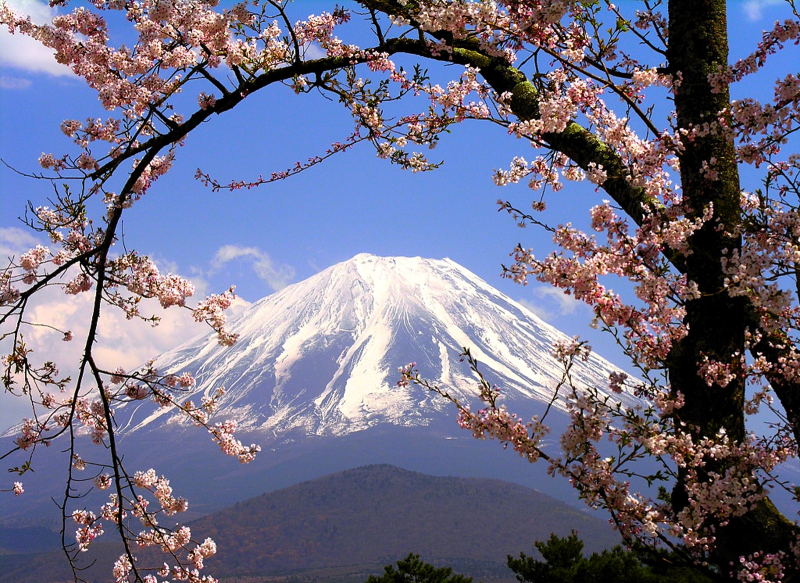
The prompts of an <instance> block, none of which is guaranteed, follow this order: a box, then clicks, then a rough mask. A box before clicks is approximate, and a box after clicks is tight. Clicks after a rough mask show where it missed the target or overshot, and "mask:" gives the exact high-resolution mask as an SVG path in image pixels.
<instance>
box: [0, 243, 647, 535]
mask: <svg viewBox="0 0 800 583" xmlns="http://www.w3.org/2000/svg"><path fill="white" fill-rule="evenodd" d="M229 330H230V331H232V332H235V333H238V334H239V341H238V343H237V344H236V345H234V346H233V347H229V348H224V347H220V346H219V345H218V344H217V342H216V339H215V338H214V336H213V335H208V336H206V337H203V338H199V339H197V340H194V341H192V342H189V343H186V344H184V345H182V346H180V347H178V348H175V349H174V350H172V351H169V352H167V353H165V354H162V355H161V356H159V357H158V358H157V360H156V366H157V367H158V368H159V370H160V371H161V372H162V373H167V372H172V373H177V374H180V373H182V372H184V371H188V372H191V373H192V374H193V375H194V376H195V378H196V379H197V386H196V387H195V388H194V389H193V390H192V392H193V394H192V395H187V398H189V397H191V398H192V399H193V400H194V402H195V403H197V402H198V401H199V400H200V398H201V397H202V396H203V395H210V394H212V393H213V392H214V391H215V390H216V389H217V388H218V387H225V388H226V389H227V392H226V394H225V395H224V397H223V399H222V402H221V406H220V410H219V413H218V415H217V416H215V417H214V418H212V422H217V421H220V420H223V419H234V420H236V421H237V422H238V423H239V428H240V429H239V432H237V436H238V437H240V438H241V439H242V440H243V441H245V443H251V442H255V443H257V444H259V445H261V447H262V448H263V449H262V451H261V453H260V454H259V455H258V456H257V457H256V460H255V461H254V462H252V463H251V464H248V465H246V466H243V465H241V464H239V463H238V461H237V460H236V459H235V458H230V457H227V456H224V455H221V454H220V453H219V451H218V448H217V447H216V446H215V445H214V444H212V443H211V440H210V439H208V436H207V435H206V432H205V431H203V430H202V429H198V428H196V427H191V426H189V425H188V424H186V423H185V422H181V421H180V420H179V418H178V417H177V416H176V415H175V413H174V411H171V410H169V409H161V408H159V407H158V406H157V405H156V404H155V403H153V402H151V401H147V400H145V401H137V402H133V403H128V404H126V405H125V406H123V407H121V408H120V409H118V410H117V411H116V413H115V419H116V421H117V423H118V426H119V428H120V431H119V433H120V434H121V435H122V438H121V440H120V443H119V447H120V451H121V452H122V453H123V455H125V467H126V468H127V469H128V470H129V471H136V470H146V469H148V468H154V469H155V470H156V471H157V472H158V473H163V474H165V475H167V476H168V477H169V479H170V480H171V482H172V485H173V487H175V489H176V492H178V493H179V494H180V495H181V496H185V497H187V498H188V499H189V500H190V503H191V506H190V514H191V516H193V517H197V516H200V515H202V514H206V513H208V512H210V511H213V510H218V509H220V508H222V507H225V506H228V505H230V504H233V503H235V502H237V501H241V500H244V499H246V498H249V497H252V496H256V495H258V494H261V493H263V492H266V491H270V490H274V489H277V488H282V487H286V486H289V485H292V484H296V483H298V482H301V481H303V480H309V479H313V478H316V477H319V476H322V475H324V474H328V473H332V472H336V471H341V470H344V469H348V468H353V467H358V466H363V465H366V464H376V463H390V464H394V465H397V466H402V467H406V468H409V469H412V470H415V471H420V472H424V473H427V474H435V475H448V474H449V475H459V476H475V477H493V478H502V479H505V480H509V481H514V482H517V483H520V484H523V485H525V486H531V487H534V488H536V489H538V490H542V491H544V492H546V493H547V494H549V495H552V496H555V497H557V498H560V499H562V500H568V501H571V502H577V500H576V498H575V496H574V494H573V493H572V492H571V491H570V490H571V489H570V488H569V487H568V486H567V485H566V484H565V482H563V481H561V480H551V479H549V478H548V477H547V475H546V467H547V466H546V464H544V463H540V464H535V465H533V466H532V465H530V464H526V463H524V462H521V461H520V460H519V458H518V457H516V456H515V455H514V454H513V453H512V452H503V451H499V448H498V447H497V444H495V443H486V442H479V441H476V440H475V439H473V438H472V437H471V435H470V434H469V433H468V432H466V431H464V430H462V429H460V428H459V427H458V426H457V424H456V423H455V422H454V418H455V409H454V407H452V406H450V405H449V404H448V403H447V402H445V400H444V399H442V398H441V397H439V396H438V395H435V394H432V393H429V392H427V391H425V390H424V389H421V388H419V387H408V388H399V387H397V380H398V379H399V374H398V372H397V368H398V367H399V366H402V365H404V364H406V363H408V362H411V361H416V362H417V363H418V368H419V370H420V372H421V374H422V375H424V376H425V377H427V378H429V379H432V380H434V381H436V382H438V383H440V384H441V385H443V386H445V387H446V388H447V390H448V391H449V392H450V393H451V394H452V395H454V396H457V397H458V398H459V399H463V400H466V401H467V402H470V401H471V402H472V403H475V402H476V401H477V399H476V396H475V395H476V392H477V391H476V381H475V379H474V378H472V377H471V375H470V371H469V369H468V368H467V366H466V364H465V363H463V362H459V352H460V351H461V347H463V346H469V347H471V349H472V352H473V354H474V355H476V356H477V358H479V360H480V362H481V370H482V371H483V373H484V374H485V375H486V377H487V379H488V380H489V381H490V382H493V383H496V384H497V385H498V386H500V387H501V388H502V399H503V403H504V404H505V405H506V406H507V407H508V409H509V410H510V411H512V412H516V413H518V414H520V415H521V416H530V415H532V414H537V413H538V414H541V413H542V412H543V411H544V409H545V407H546V406H547V403H549V401H550V400H551V398H552V391H553V388H554V387H555V386H556V384H557V382H558V380H559V379H560V377H561V374H562V368H561V365H560V363H559V362H558V361H557V360H556V359H555V358H553V357H552V356H551V350H552V348H551V347H552V345H553V343H554V342H555V341H557V340H559V339H565V338H566V336H565V335H564V334H562V333H561V332H559V331H558V330H556V329H555V328H553V327H552V326H550V325H548V324H546V323H545V322H543V321H542V320H540V319H539V318H537V317H536V316H535V315H533V314H532V313H531V312H530V311H528V310H527V309H525V308H524V307H523V306H521V305H520V304H518V303H517V302H515V301H513V300H511V299H510V298H508V297H507V296H505V295H503V294H502V293H500V292H499V291H497V290H496V289H494V288H492V287H491V286H490V285H489V284H487V283H486V282H484V281H483V280H481V279H480V278H478V277H477V276H475V275H474V274H472V273H470V272H469V271H468V270H466V269H465V268H463V267H461V266H460V265H458V264H456V263H454V262H453V261H451V260H448V259H444V260H431V259H421V258H404V257H394V258H383V257H375V256H372V255H358V256H356V257H354V258H353V259H351V260H349V261H346V262H344V263H340V264H338V265H334V266H333V267H331V268H329V269H326V270H325V271H322V272H320V273H318V274H317V275H315V276H313V277H311V278H309V279H307V280H305V281H303V282H300V283H297V284H295V285H292V286H289V287H287V288H286V289H284V290H283V291H281V292H279V293H276V294H274V295H272V296H269V297H267V298H264V299H263V300H261V301H259V302H257V303H255V304H253V305H252V306H251V307H250V308H248V310H247V311H245V312H244V313H243V314H242V315H241V316H240V317H239V318H238V319H237V320H235V321H233V322H231V324H230V326H229ZM612 370H614V368H613V367H612V366H611V365H610V364H609V363H608V362H606V361H604V360H602V359H600V358H599V357H596V356H592V357H590V358H589V360H588V361H586V362H583V361H579V362H576V363H575V365H574V366H573V368H572V370H571V375H572V377H573V379H575V380H576V382H578V383H582V384H586V385H592V386H595V387H598V388H600V389H602V388H603V387H606V386H607V383H608V375H609V373H610V372H611V371H612ZM622 398H623V399H624V400H626V401H628V402H633V399H632V397H631V396H629V395H623V396H622ZM568 422H569V419H568V418H567V416H566V415H564V414H561V413H560V412H559V411H557V410H551V411H550V414H549V416H548V423H549V424H550V425H551V426H553V433H552V435H553V442H554V441H555V440H556V439H557V436H558V435H559V434H560V432H561V430H563V428H564V427H565V426H566V423H568ZM549 447H555V445H554V444H552V442H551V446H549ZM62 449H63V448H60V447H58V448H47V451H44V450H42V451H37V456H38V457H39V459H40V461H39V463H38V465H37V470H36V473H35V474H30V475H29V476H28V477H27V478H26V482H25V496H20V497H18V498H17V497H11V498H13V499H11V498H9V497H5V498H0V522H2V523H6V525H7V526H29V525H30V524H38V525H41V524H44V523H43V522H41V521H39V520H33V522H31V521H32V519H34V518H37V519H38V518H39V517H42V516H52V515H53V514H52V511H53V503H52V502H51V497H52V498H54V499H56V500H58V499H60V497H61V496H62V495H63V474H61V473H60V472H61V471H62V468H64V467H65V466H66V465H68V462H69V460H68V459H61V458H57V456H58V455H60V452H61V450H62ZM81 451H82V454H83V455H84V457H85V458H86V459H87V460H88V461H95V460H93V459H92V458H91V457H90V456H91V455H92V451H93V446H88V447H86V448H81ZM40 454H41V455H40ZM43 456H45V457H44V458H43ZM50 458H52V459H50ZM56 458H57V459H56ZM24 461H25V460H24V459H20V460H18V461H14V462H13V463H16V464H17V465H19V464H22V463H23V462H24ZM97 461H99V460H97ZM9 463H12V462H9ZM101 494H102V493H101ZM98 496H99V494H98ZM105 501H107V500H105V499H102V500H101V499H98V500H95V499H94V498H93V499H92V500H91V503H92V504H95V503H97V504H98V505H99V504H102V503H103V502H105ZM86 502H87V503H88V502H89V499H87V500H86ZM45 525H46V526H49V523H47V524H45Z"/></svg>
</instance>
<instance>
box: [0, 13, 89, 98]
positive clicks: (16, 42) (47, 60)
mask: <svg viewBox="0 0 800 583" xmlns="http://www.w3.org/2000/svg"><path fill="white" fill-rule="evenodd" d="M5 2H6V4H7V5H8V7H9V8H11V9H12V10H15V11H16V12H19V13H22V14H25V15H27V16H30V18H31V20H32V21H33V22H34V23H36V24H45V23H47V22H50V21H51V20H52V19H53V16H55V10H53V9H52V8H50V7H49V6H48V4H47V2H41V1H39V0H5ZM53 55H54V51H53V50H51V49H48V48H47V47H45V46H44V45H42V44H41V43H40V42H38V41H35V40H33V39H32V38H30V37H27V36H24V35H22V34H19V33H17V34H11V33H9V32H8V29H7V28H6V27H2V29H0V66H4V67H14V68H16V69H22V70H25V71H29V72H31V73H48V74H50V75H56V76H65V75H73V73H72V71H71V70H70V69H69V67H67V66H65V65H61V64H59V63H57V62H56V60H55V58H54V57H53ZM3 88H4V89H9V87H3Z"/></svg>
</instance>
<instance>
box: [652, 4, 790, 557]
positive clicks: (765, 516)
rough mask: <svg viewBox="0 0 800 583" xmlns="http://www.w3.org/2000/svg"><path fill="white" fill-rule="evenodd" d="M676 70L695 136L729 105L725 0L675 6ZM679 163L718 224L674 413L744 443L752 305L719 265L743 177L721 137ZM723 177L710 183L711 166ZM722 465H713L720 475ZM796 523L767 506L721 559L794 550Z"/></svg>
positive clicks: (678, 492) (678, 369) (733, 245)
mask: <svg viewBox="0 0 800 583" xmlns="http://www.w3.org/2000/svg"><path fill="white" fill-rule="evenodd" d="M667 56H668V61H669V72H670V73H671V74H673V75H674V76H678V75H679V76H680V77H679V78H680V81H679V83H678V82H676V84H675V85H676V89H675V110H676V113H677V123H678V127H679V128H681V129H686V130H690V129H691V128H698V127H702V126H703V124H706V123H714V122H715V121H716V120H717V118H718V114H719V113H720V112H722V111H724V110H726V109H728V108H729V106H730V94H729V91H728V89H727V87H726V88H725V89H724V90H723V91H720V92H717V93H715V92H713V91H712V88H711V85H710V83H709V81H708V76H709V74H711V73H715V72H718V71H721V70H722V69H723V67H725V66H727V63H728V36H727V19H726V7H725V1H724V0H700V1H698V0H670V2H669V47H668V51H667ZM684 148H685V150H684V152H683V154H682V156H681V158H680V165H681V166H680V174H681V184H682V188H683V200H684V203H685V205H686V207H687V216H688V217H690V218H695V217H699V216H702V215H703V212H704V211H705V210H706V209H707V208H708V207H709V205H713V218H712V220H711V221H709V222H707V223H706V224H705V225H704V226H703V227H702V228H701V229H700V230H699V231H697V232H696V233H695V234H694V235H693V236H692V238H691V243H690V248H691V250H692V253H691V254H690V255H689V256H688V257H687V259H686V264H685V269H686V276H687V278H688V279H689V280H690V281H694V282H696V283H697V285H698V287H699V290H700V291H701V292H702V294H703V296H702V297H701V298H700V299H697V300H693V301H690V302H688V304H687V306H686V318H685V320H684V322H685V324H686V325H687V326H688V330H689V331H688V334H687V336H686V337H685V338H684V339H683V340H682V341H681V342H680V343H678V344H677V346H675V347H673V350H672V353H671V354H670V359H669V362H668V372H669V378H670V383H671V386H672V390H673V391H680V392H681V393H682V394H683V395H684V398H685V403H686V404H685V406H684V407H683V408H682V409H680V410H679V411H678V412H677V414H676V417H675V421H676V423H685V424H686V428H687V429H688V430H689V431H691V432H692V433H694V434H696V435H698V436H699V435H703V436H709V437H710V436H713V435H716V434H717V433H718V432H720V431H721V430H724V432H725V433H726V434H727V436H728V437H729V438H730V439H731V440H732V441H736V442H740V441H742V440H743V439H744V436H745V423H744V398H745V383H744V379H743V376H744V375H743V374H742V371H741V365H740V363H741V358H742V356H743V355H744V353H745V345H744V340H745V327H746V324H745V322H746V313H745V310H746V307H747V304H746V299H745V298H742V297H735V298H732V297H730V296H729V295H728V294H727V293H726V292H725V289H724V285H723V281H724V278H725V274H724V273H723V270H722V263H721V259H722V257H723V256H724V254H725V253H730V252H731V251H733V250H735V249H740V248H741V246H742V241H741V237H740V236H739V235H738V228H739V227H740V224H741V213H740V202H739V201H740V189H739V174H738V166H737V163H736V154H735V149H734V145H733V143H732V142H731V141H729V140H728V139H727V138H726V137H725V136H722V135H720V133H719V132H715V133H710V134H708V135H705V136H702V137H691V136H690V137H687V138H686V139H684ZM704 162H705V163H707V164H708V165H709V167H711V168H712V169H713V170H715V171H716V173H717V177H716V179H710V178H709V177H707V176H706V174H705V172H704V170H703V163H704ZM704 357H708V358H710V359H713V360H715V361H718V362H721V363H724V364H727V365H729V366H730V367H731V372H733V373H734V374H735V375H736V377H735V378H733V379H731V380H730V382H729V383H728V384H726V385H725V386H721V385H720V384H717V383H713V384H712V385H711V386H709V385H708V384H707V382H706V381H705V380H704V379H703V378H701V376H700V375H699V374H698V368H699V365H700V363H701V362H702V359H703V358H704ZM722 469H724V467H719V466H718V467H709V468H708V470H709V471H719V470H722ZM686 500H687V498H686V493H685V491H684V486H683V484H682V483H681V482H679V483H678V484H677V485H676V487H675V490H674V491H673V496H672V501H673V505H674V506H675V507H676V510H678V509H680V508H682V507H683V506H684V505H685V503H686ZM792 535H793V525H792V524H791V523H790V522H789V521H788V520H786V518H784V517H783V516H782V515H781V514H780V513H779V512H778V511H777V510H776V509H775V507H774V506H773V505H772V504H771V503H770V502H769V501H765V502H763V503H762V504H761V505H760V506H759V507H758V508H756V509H755V510H753V511H751V512H749V513H748V514H746V515H745V516H743V517H741V518H738V519H734V520H733V521H732V522H731V523H730V524H729V525H728V526H726V527H723V528H721V529H719V530H718V532H717V550H716V551H715V555H716V556H715V559H716V562H717V563H718V564H720V565H727V564H728V563H729V562H730V561H736V563H737V564H738V558H739V556H742V555H749V554H751V553H753V552H755V551H757V550H761V551H767V552H774V551H777V550H785V551H788V550H789V543H790V542H791V540H793V536H792Z"/></svg>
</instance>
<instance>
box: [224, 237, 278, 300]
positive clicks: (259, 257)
mask: <svg viewBox="0 0 800 583" xmlns="http://www.w3.org/2000/svg"><path fill="white" fill-rule="evenodd" d="M241 258H244V259H248V260H250V261H251V263H252V266H253V271H255V273H256V275H257V276H258V277H259V278H260V279H262V280H264V281H265V282H267V284H268V285H269V286H270V287H271V288H272V289H273V290H275V291H279V290H281V289H283V288H285V287H286V286H287V285H289V282H290V281H291V280H292V278H293V277H294V268H293V267H291V266H290V265H278V266H276V265H275V263H274V262H273V261H272V258H271V257H270V256H269V255H268V254H267V253H265V252H264V251H262V250H261V249H258V248H257V247H240V246H238V245H224V246H222V247H220V248H219V250H217V253H216V255H214V259H213V260H212V262H211V267H212V269H220V268H221V267H222V266H223V265H225V264H226V263H229V262H231V261H234V260H236V259H241Z"/></svg>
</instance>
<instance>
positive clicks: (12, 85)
mask: <svg viewBox="0 0 800 583" xmlns="http://www.w3.org/2000/svg"><path fill="white" fill-rule="evenodd" d="M32 84H33V82H32V81H31V80H30V79H19V78H17V77H6V76H5V75H0V89H9V90H12V91H13V90H15V89H27V88H28V87H30V86H31V85H32Z"/></svg>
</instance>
